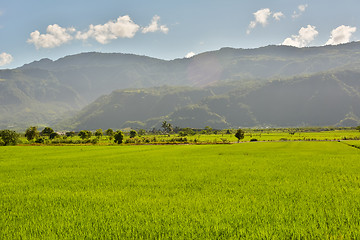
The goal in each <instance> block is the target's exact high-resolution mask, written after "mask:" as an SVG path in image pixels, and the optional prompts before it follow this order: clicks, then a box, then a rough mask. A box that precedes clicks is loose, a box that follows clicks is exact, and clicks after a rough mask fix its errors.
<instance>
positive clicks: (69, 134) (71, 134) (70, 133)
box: [65, 131, 76, 137]
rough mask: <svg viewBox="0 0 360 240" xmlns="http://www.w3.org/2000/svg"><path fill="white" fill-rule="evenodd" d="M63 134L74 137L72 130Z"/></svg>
mask: <svg viewBox="0 0 360 240" xmlns="http://www.w3.org/2000/svg"><path fill="white" fill-rule="evenodd" d="M65 134H66V136H67V137H74V136H75V135H76V134H75V132H74V131H70V132H66V133H65Z"/></svg>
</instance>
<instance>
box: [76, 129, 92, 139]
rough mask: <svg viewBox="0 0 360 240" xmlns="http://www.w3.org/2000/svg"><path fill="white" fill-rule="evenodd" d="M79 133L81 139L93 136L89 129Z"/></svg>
mask: <svg viewBox="0 0 360 240" xmlns="http://www.w3.org/2000/svg"><path fill="white" fill-rule="evenodd" d="M78 135H79V137H80V138H81V139H89V138H91V136H92V133H91V132H90V131H88V130H81V131H80V132H79V134H78Z"/></svg>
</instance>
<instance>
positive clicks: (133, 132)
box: [130, 130, 137, 138]
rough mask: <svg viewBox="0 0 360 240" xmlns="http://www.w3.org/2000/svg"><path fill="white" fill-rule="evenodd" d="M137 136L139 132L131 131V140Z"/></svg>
mask: <svg viewBox="0 0 360 240" xmlns="http://www.w3.org/2000/svg"><path fill="white" fill-rule="evenodd" d="M136 135H137V132H136V131H135V130H131V131H130V138H134V137H136Z"/></svg>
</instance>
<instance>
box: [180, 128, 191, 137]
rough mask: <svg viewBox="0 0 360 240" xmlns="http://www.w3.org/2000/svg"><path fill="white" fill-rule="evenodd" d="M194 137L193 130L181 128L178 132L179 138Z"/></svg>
mask: <svg viewBox="0 0 360 240" xmlns="http://www.w3.org/2000/svg"><path fill="white" fill-rule="evenodd" d="M193 135H195V132H194V130H192V129H191V128H183V129H181V131H180V132H179V136H182V137H185V136H193Z"/></svg>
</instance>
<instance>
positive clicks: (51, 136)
mask: <svg viewBox="0 0 360 240" xmlns="http://www.w3.org/2000/svg"><path fill="white" fill-rule="evenodd" d="M58 137H60V135H59V134H58V133H56V132H52V133H51V134H50V136H49V138H50V139H55V138H58Z"/></svg>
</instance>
